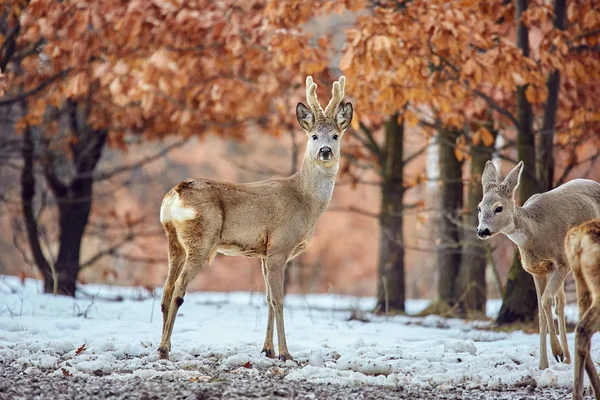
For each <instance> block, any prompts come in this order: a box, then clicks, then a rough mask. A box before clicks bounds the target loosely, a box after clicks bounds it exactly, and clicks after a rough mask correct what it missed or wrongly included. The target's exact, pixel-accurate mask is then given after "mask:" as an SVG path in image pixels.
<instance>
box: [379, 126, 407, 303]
mask: <svg viewBox="0 0 600 400" xmlns="http://www.w3.org/2000/svg"><path fill="white" fill-rule="evenodd" d="M403 140H404V124H403V123H398V114H394V115H392V116H391V117H390V119H389V120H388V121H387V122H386V124H385V158H384V160H385V163H384V164H383V165H382V166H381V176H382V196H381V213H380V217H379V231H380V237H379V278H378V286H377V306H376V308H375V311H376V312H380V313H381V312H385V313H387V312H404V300H405V282H404V237H403V232H402V228H403V220H402V208H403V205H402V203H403V198H404V190H405V189H404V186H403V172H404V162H403Z"/></svg>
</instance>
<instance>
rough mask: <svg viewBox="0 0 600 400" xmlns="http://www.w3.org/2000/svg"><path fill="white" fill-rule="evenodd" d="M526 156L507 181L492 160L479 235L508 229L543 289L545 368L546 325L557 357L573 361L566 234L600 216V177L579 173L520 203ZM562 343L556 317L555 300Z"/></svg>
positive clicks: (544, 363) (543, 354)
mask: <svg viewBox="0 0 600 400" xmlns="http://www.w3.org/2000/svg"><path fill="white" fill-rule="evenodd" d="M522 172H523V162H522V161H521V162H519V163H518V164H517V166H516V167H515V168H513V169H512V171H510V173H509V174H508V175H507V176H506V178H505V179H504V181H502V182H500V176H499V175H498V172H497V171H496V168H495V167H494V164H492V162H490V161H488V162H487V163H486V165H485V169H484V170H483V174H482V176H481V181H482V183H483V199H482V200H481V203H480V204H479V207H478V218H479V226H478V227H477V236H478V237H479V238H481V239H489V238H491V237H493V236H495V235H497V234H499V233H503V234H505V235H506V236H508V238H509V239H510V240H511V241H513V242H514V243H515V244H516V245H517V247H518V248H519V254H520V255H521V262H522V263H523V268H524V269H525V271H527V272H529V273H530V274H532V275H533V280H534V282H535V289H536V294H537V302H538V310H539V314H538V315H539V326H540V364H539V367H540V369H546V368H548V354H547V350H546V331H548V332H549V333H550V347H551V349H552V354H553V355H554V358H555V359H556V360H557V361H564V362H565V363H570V362H571V355H570V353H569V346H568V344H567V333H566V323H565V290H564V282H565V279H566V277H567V275H568V274H569V265H568V262H567V256H566V254H565V247H564V241H565V235H566V234H567V231H568V230H569V229H570V228H573V227H575V226H577V225H579V224H581V223H583V222H585V221H588V220H590V219H593V218H598V217H600V183H598V182H596V181H592V180H589V179H574V180H572V181H569V182H567V183H565V184H564V185H561V186H559V187H557V188H555V189H552V190H550V191H548V192H545V193H538V194H535V195H533V196H531V197H530V198H529V199H528V200H527V201H526V202H525V204H524V205H523V207H519V206H517V205H516V204H515V192H516V189H517V187H518V186H519V180H520V178H521V173H522ZM554 299H555V300H556V304H555V307H556V314H557V315H558V327H559V331H560V343H559V342H558V339H557V337H556V331H555V328H554V319H553V317H552V300H554Z"/></svg>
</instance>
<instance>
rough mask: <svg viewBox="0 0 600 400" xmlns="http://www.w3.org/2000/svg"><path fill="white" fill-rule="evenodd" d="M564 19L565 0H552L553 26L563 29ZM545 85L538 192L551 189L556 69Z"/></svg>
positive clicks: (565, 10) (557, 79) (557, 73)
mask: <svg viewBox="0 0 600 400" xmlns="http://www.w3.org/2000/svg"><path fill="white" fill-rule="evenodd" d="M566 19H567V5H566V0H554V20H553V24H554V27H555V28H556V29H559V30H565V25H566ZM546 87H547V88H548V99H547V100H546V104H545V105H544V117H543V120H542V130H541V131H540V134H539V141H538V151H539V158H538V162H537V178H538V182H539V191H540V192H546V191H548V190H550V189H552V186H553V182H554V153H553V148H552V144H553V142H554V128H555V126H556V110H557V109H558V92H559V90H560V73H559V72H558V71H557V70H552V71H551V72H550V73H549V74H548V80H547V81H546Z"/></svg>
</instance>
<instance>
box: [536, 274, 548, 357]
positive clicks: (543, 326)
mask: <svg viewBox="0 0 600 400" xmlns="http://www.w3.org/2000/svg"><path fill="white" fill-rule="evenodd" d="M533 282H534V283H535V292H536V294H537V300H538V320H539V321H538V324H539V329H540V369H546V368H548V350H547V348H546V333H547V330H548V324H547V323H546V313H545V312H544V310H543V308H542V301H541V299H542V294H543V293H544V290H545V289H546V276H544V275H533Z"/></svg>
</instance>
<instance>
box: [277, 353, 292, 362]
mask: <svg viewBox="0 0 600 400" xmlns="http://www.w3.org/2000/svg"><path fill="white" fill-rule="evenodd" d="M277 358H279V360H280V361H282V362H286V361H287V360H290V361H294V358H293V357H292V356H291V355H290V353H282V354H280V355H279V357H277Z"/></svg>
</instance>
